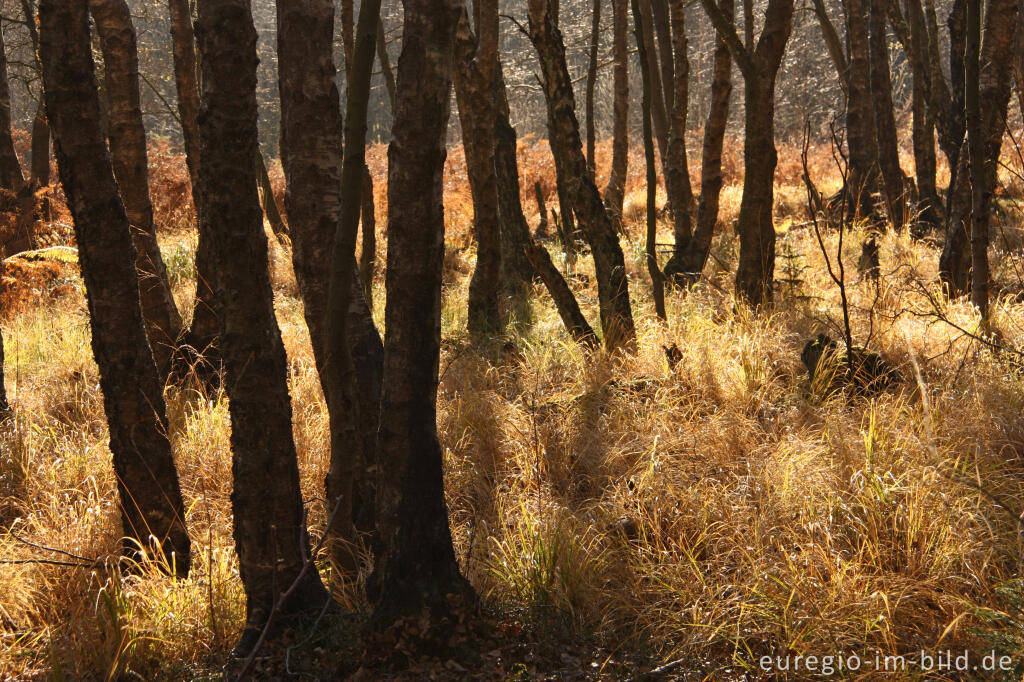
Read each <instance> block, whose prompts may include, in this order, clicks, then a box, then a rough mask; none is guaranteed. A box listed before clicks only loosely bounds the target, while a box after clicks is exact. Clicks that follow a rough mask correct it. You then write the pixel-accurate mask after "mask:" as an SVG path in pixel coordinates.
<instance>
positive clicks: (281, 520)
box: [196, 0, 329, 652]
mask: <svg viewBox="0 0 1024 682" xmlns="http://www.w3.org/2000/svg"><path fill="white" fill-rule="evenodd" d="M196 36H197V39H198V41H197V42H198V48H199V55H200V64H201V67H202V84H203V90H202V109H201V113H200V116H199V134H200V146H201V150H202V164H201V166H200V169H199V170H200V183H201V186H202V188H203V191H202V192H201V193H200V210H199V216H200V223H199V228H200V237H201V238H202V239H207V240H209V242H210V246H211V251H212V255H213V264H214V266H215V268H216V271H217V273H218V278H219V281H218V284H219V286H218V288H217V290H216V298H215V302H216V308H217V316H218V319H219V320H220V322H221V327H220V339H219V342H218V343H219V347H220V350H221V353H222V356H223V361H224V367H225V370H226V380H225V386H226V388H227V394H228V400H229V410H230V414H231V448H232V473H233V480H234V492H233V493H232V495H231V502H232V512H233V514H234V538H235V548H236V550H237V553H238V562H239V574H240V576H241V579H242V586H243V588H244V590H245V596H246V630H245V632H244V633H243V635H242V639H241V641H240V642H239V644H238V647H237V650H238V651H239V652H242V651H245V650H247V649H249V648H250V647H251V646H252V645H253V644H255V639H256V638H258V637H259V633H260V630H261V629H262V627H263V626H264V625H265V624H266V622H267V619H268V618H269V617H270V614H271V613H272V612H277V613H280V614H282V615H289V614H296V613H305V612H307V611H313V610H319V609H320V608H321V607H323V605H324V603H325V601H326V600H327V599H328V598H329V597H328V595H327V592H326V590H325V589H324V586H323V584H322V583H321V581H320V575H319V574H318V573H317V571H316V570H315V568H310V567H308V566H307V564H308V563H309V562H311V561H312V557H310V555H309V537H308V533H307V531H306V524H305V515H304V513H303V505H302V494H301V492H300V490H299V468H298V463H297V456H296V451H295V442H294V441H293V439H292V419H291V417H292V409H291V401H290V400H289V396H288V383H287V382H288V377H287V374H288V367H287V364H288V362H287V357H286V356H285V350H284V344H283V343H282V341H281V332H280V330H279V329H278V326H277V319H276V318H275V316H274V301H273V291H272V289H271V286H270V273H269V262H268V251H267V248H268V244H267V238H266V233H265V232H264V231H263V219H262V211H261V210H260V205H259V196H258V195H257V190H256V168H255V164H254V163H253V156H252V154H253V149H255V148H256V144H257V130H256V64H257V61H258V60H257V57H256V30H255V28H254V27H253V23H252V14H251V8H250V5H249V2H248V0H200V2H199V3H198V24H197V30H196ZM286 591H290V592H289V594H290V596H289V598H288V599H287V600H284V603H282V599H281V596H282V595H283V594H284V593H285V592H286Z"/></svg>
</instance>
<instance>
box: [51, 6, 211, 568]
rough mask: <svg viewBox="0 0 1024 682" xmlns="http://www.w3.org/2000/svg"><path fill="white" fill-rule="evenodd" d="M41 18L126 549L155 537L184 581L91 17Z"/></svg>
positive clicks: (55, 13)
mask: <svg viewBox="0 0 1024 682" xmlns="http://www.w3.org/2000/svg"><path fill="white" fill-rule="evenodd" d="M39 18H40V49H39V55H40V59H41V62H42V67H43V84H44V89H45V99H46V110H47V114H48V117H49V120H50V121H52V123H53V129H54V134H55V147H56V151H57V161H58V165H59V168H60V176H61V183H62V184H63V186H64V192H65V196H66V197H67V202H68V208H69V209H70V211H71V216H72V218H73V221H74V225H75V237H76V239H77V242H78V257H79V264H80V266H81V270H82V278H83V279H84V280H85V289H86V299H87V302H88V305H89V321H90V327H91V330H92V349H93V354H94V356H95V358H96V364H97V365H98V367H99V371H100V388H101V389H102V391H103V405H104V410H105V412H106V415H107V423H108V425H109V427H110V451H111V454H112V455H113V459H114V473H115V474H116V478H117V486H118V493H119V496H120V506H121V521H122V524H123V533H124V535H125V537H126V541H125V551H126V553H128V554H131V555H136V553H137V551H138V547H139V546H141V547H144V548H146V549H147V551H148V550H149V549H150V548H151V546H152V544H153V543H152V541H151V537H152V538H155V539H156V540H157V541H159V542H160V544H161V547H162V551H163V552H164V554H165V558H166V559H167V560H168V562H170V563H169V564H168V565H170V566H173V567H174V569H175V572H176V573H177V574H178V575H181V576H184V575H187V574H188V570H189V564H190V561H191V549H190V543H189V537H188V533H187V532H186V529H185V510H184V506H183V504H182V498H181V490H180V488H179V485H178V474H177V471H176V470H175V468H174V458H173V456H172V454H171V444H170V442H169V441H168V440H167V417H166V409H165V405H164V398H163V390H162V383H161V381H160V380H159V377H158V376H157V371H156V365H155V364H154V362H153V353H152V351H151V350H150V347H149V342H148V341H147V340H146V330H145V328H144V327H143V322H142V312H141V309H140V305H139V294H138V291H139V287H138V276H137V275H136V272H135V265H134V263H135V254H134V247H133V246H132V237H131V231H130V227H129V223H128V217H127V216H126V215H125V212H124V208H123V206H122V204H121V200H120V199H119V198H118V195H117V185H116V184H115V182H114V174H113V170H112V168H111V165H110V158H109V156H107V150H106V143H105V141H104V139H103V136H102V134H101V133H100V129H99V124H98V121H99V99H98V96H97V87H96V79H95V76H94V71H93V61H92V49H91V46H90V38H89V14H88V9H87V7H86V3H85V0H44V2H43V3H42V4H41V6H40V10H39ZM136 543H138V544H136Z"/></svg>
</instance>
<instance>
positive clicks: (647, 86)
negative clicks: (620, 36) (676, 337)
mask: <svg viewBox="0 0 1024 682" xmlns="http://www.w3.org/2000/svg"><path fill="white" fill-rule="evenodd" d="M633 22H634V25H635V27H636V42H637V47H638V48H639V51H640V73H641V81H642V83H643V100H642V104H641V111H642V112H643V138H644V165H645V168H646V172H647V202H646V203H647V235H646V240H645V249H644V250H645V254H646V256H647V273H648V274H649V275H650V278H651V289H652V290H653V298H654V310H655V313H656V314H657V315H658V317H660V318H661V319H662V320H664V319H666V315H665V283H664V281H663V279H662V274H661V269H660V268H659V267H658V252H657V243H656V242H657V236H658V210H657V206H656V204H655V201H654V199H655V194H656V193H657V191H658V171H657V169H656V168H655V166H654V134H653V132H652V131H651V69H650V66H649V65H648V61H647V54H646V52H647V50H646V47H645V45H644V40H643V35H644V30H645V29H644V23H643V14H642V13H641V12H640V5H639V2H638V1H637V0H633ZM681 209H682V207H681V206H677V207H676V210H677V211H679V210H681Z"/></svg>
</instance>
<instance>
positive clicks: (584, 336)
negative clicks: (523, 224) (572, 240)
mask: <svg viewBox="0 0 1024 682" xmlns="http://www.w3.org/2000/svg"><path fill="white" fill-rule="evenodd" d="M527 254H528V255H529V258H530V263H531V264H532V265H533V268H534V269H535V270H536V271H537V275H538V276H539V277H540V278H541V281H542V282H544V286H545V288H546V289H547V290H548V293H549V294H551V298H552V300H553V301H554V302H555V308H556V309H557V310H558V316H559V317H561V318H562V324H564V325H565V329H566V331H568V332H569V336H571V337H572V338H573V340H574V341H575V342H576V343H579V344H583V345H585V346H589V347H591V348H597V347H598V346H600V341H599V340H598V338H597V334H595V333H594V330H593V328H592V327H591V326H590V323H589V322H587V318H586V317H584V315H583V313H582V312H581V311H580V305H579V303H577V302H576V296H574V295H573V293H572V289H570V288H569V285H568V284H567V283H566V281H565V278H564V277H562V273H561V272H559V271H558V268H556V267H555V264H554V263H552V262H551V256H550V255H549V254H548V251H547V249H545V248H544V247H543V246H541V245H540V244H537V243H536V242H531V243H530V246H529V248H528V249H527Z"/></svg>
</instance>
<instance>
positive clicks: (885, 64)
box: [868, 0, 906, 230]
mask: <svg viewBox="0 0 1024 682" xmlns="http://www.w3.org/2000/svg"><path fill="white" fill-rule="evenodd" d="M868 1H869V2H870V31H871V39H870V62H871V101H872V102H873V104H874V110H875V111H874V113H875V117H874V119H875V135H876V138H875V139H876V140H877V141H878V166H879V169H880V171H881V174H882V184H883V188H884V190H885V203H886V208H887V210H888V213H889V220H890V222H891V223H892V225H893V227H895V228H896V229H897V230H899V229H902V228H903V225H904V224H905V222H906V216H905V210H904V206H905V203H906V202H905V200H904V191H903V170H902V169H901V168H900V155H899V149H898V140H897V139H896V117H895V115H894V114H893V106H892V82H891V78H890V75H889V45H888V38H887V36H886V17H887V14H888V12H887V7H888V3H889V1H890V0H868Z"/></svg>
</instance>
